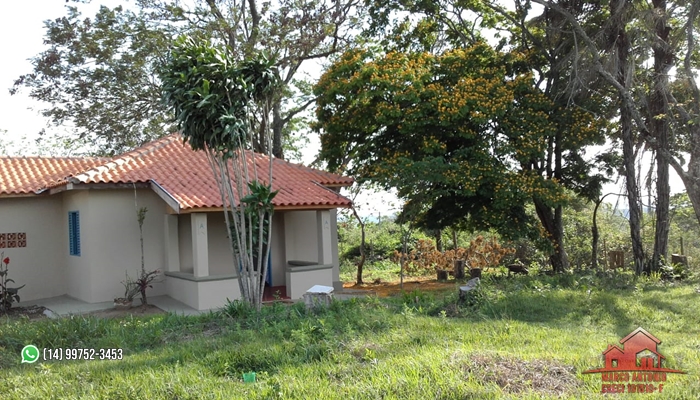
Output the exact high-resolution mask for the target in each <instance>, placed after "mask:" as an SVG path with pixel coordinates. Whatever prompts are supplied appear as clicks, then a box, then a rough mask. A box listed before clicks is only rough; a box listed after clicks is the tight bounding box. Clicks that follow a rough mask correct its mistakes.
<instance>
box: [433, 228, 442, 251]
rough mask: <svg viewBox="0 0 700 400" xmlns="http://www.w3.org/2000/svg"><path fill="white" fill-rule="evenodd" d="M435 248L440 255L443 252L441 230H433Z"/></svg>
mask: <svg viewBox="0 0 700 400" xmlns="http://www.w3.org/2000/svg"><path fill="white" fill-rule="evenodd" d="M435 247H436V248H437V251H439V252H441V253H442V252H443V251H444V247H443V245H442V229H436V230H435Z"/></svg>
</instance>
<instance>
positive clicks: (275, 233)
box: [270, 212, 287, 286]
mask: <svg viewBox="0 0 700 400" xmlns="http://www.w3.org/2000/svg"><path fill="white" fill-rule="evenodd" d="M270 256H271V257H272V261H271V263H270V267H271V268H272V286H284V284H285V279H286V278H285V275H284V269H285V267H286V266H287V255H286V251H285V244H284V214H283V213H279V212H277V213H275V214H274V215H273V216H272V243H271V246H270Z"/></svg>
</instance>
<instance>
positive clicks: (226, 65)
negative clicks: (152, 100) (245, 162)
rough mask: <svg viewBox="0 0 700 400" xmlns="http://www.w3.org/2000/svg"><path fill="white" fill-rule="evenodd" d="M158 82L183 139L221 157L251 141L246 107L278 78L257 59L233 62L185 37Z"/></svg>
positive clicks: (263, 95)
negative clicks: (161, 86)
mask: <svg viewBox="0 0 700 400" xmlns="http://www.w3.org/2000/svg"><path fill="white" fill-rule="evenodd" d="M160 78H161V81H162V82H163V98H164V101H165V102H166V103H167V104H168V106H169V107H171V109H172V111H173V113H174V115H176V117H177V120H178V125H179V128H180V129H181V132H182V135H183V136H184V137H185V140H186V141H187V142H189V143H190V145H191V146H192V148H193V149H195V150H204V149H207V148H208V149H212V150H214V151H216V152H218V153H220V154H222V155H223V156H224V157H225V158H230V157H233V155H234V152H235V151H236V150H238V149H241V148H246V146H248V145H249V144H250V143H251V139H252V137H251V136H250V135H251V131H252V127H251V121H250V118H251V116H252V111H251V108H252V107H253V105H254V103H255V102H261V101H262V100H264V99H265V98H266V97H267V96H269V95H270V94H271V93H272V91H273V90H274V87H275V85H276V82H277V80H278V78H277V72H276V69H275V68H274V63H273V62H272V61H270V60H268V59H267V58H265V57H264V56H263V55H260V56H259V57H258V58H257V59H255V60H249V61H245V62H243V63H241V64H238V63H236V62H235V60H234V57H233V55H232V54H231V53H230V52H229V51H228V50H227V49H225V48H223V47H221V46H218V47H217V46H213V45H211V43H209V42H208V41H203V40H197V39H194V38H191V37H187V36H181V37H179V38H178V39H177V40H176V41H175V43H174V47H173V49H172V51H171V55H170V58H169V59H168V63H167V64H166V65H165V66H164V67H163V68H162V69H161V71H160Z"/></svg>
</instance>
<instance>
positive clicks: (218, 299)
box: [166, 276, 241, 310]
mask: <svg viewBox="0 0 700 400" xmlns="http://www.w3.org/2000/svg"><path fill="white" fill-rule="evenodd" d="M166 285H167V289H168V293H169V294H170V297H172V298H174V299H175V300H177V301H180V302H182V303H185V304H187V305H188V306H190V307H192V308H194V309H196V310H211V309H215V308H220V307H223V306H225V305H226V299H229V300H231V301H233V300H238V299H240V298H241V292H240V288H239V286H238V279H222V280H212V281H203V282H196V281H191V280H187V279H181V278H176V277H172V276H169V277H168V280H167V281H166Z"/></svg>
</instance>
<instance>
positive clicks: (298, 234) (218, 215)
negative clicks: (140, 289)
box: [164, 209, 339, 310]
mask: <svg viewBox="0 0 700 400" xmlns="http://www.w3.org/2000/svg"><path fill="white" fill-rule="evenodd" d="M164 235H165V238H164V239H165V240H164V243H165V265H166V269H165V271H164V273H165V275H166V276H167V279H166V281H165V284H166V293H167V294H168V295H169V296H170V297H172V298H173V299H175V300H177V301H180V302H182V303H184V304H186V305H188V306H190V307H192V308H194V309H196V310H208V309H214V308H219V307H222V306H224V305H225V304H226V301H227V299H230V300H236V299H240V297H241V294H240V289H239V283H238V279H239V271H238V270H237V269H236V268H234V262H233V256H232V254H231V250H230V245H229V242H228V236H227V229H226V225H225V221H224V216H223V212H221V211H209V212H193V213H189V214H167V215H165V229H164ZM337 248H338V247H337V225H336V210H335V209H326V210H284V211H278V212H276V213H275V215H274V216H273V220H272V240H271V243H270V261H269V264H268V274H267V276H266V277H265V282H266V292H265V295H264V296H265V299H266V300H272V299H274V297H275V292H280V293H282V290H280V289H281V288H284V290H283V295H282V296H281V297H282V298H288V299H292V300H295V299H299V298H301V297H302V295H303V294H304V293H305V292H306V291H307V290H308V289H309V288H311V287H312V286H314V285H325V286H333V283H334V282H339V268H338V252H337ZM336 285H337V283H336Z"/></svg>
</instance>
